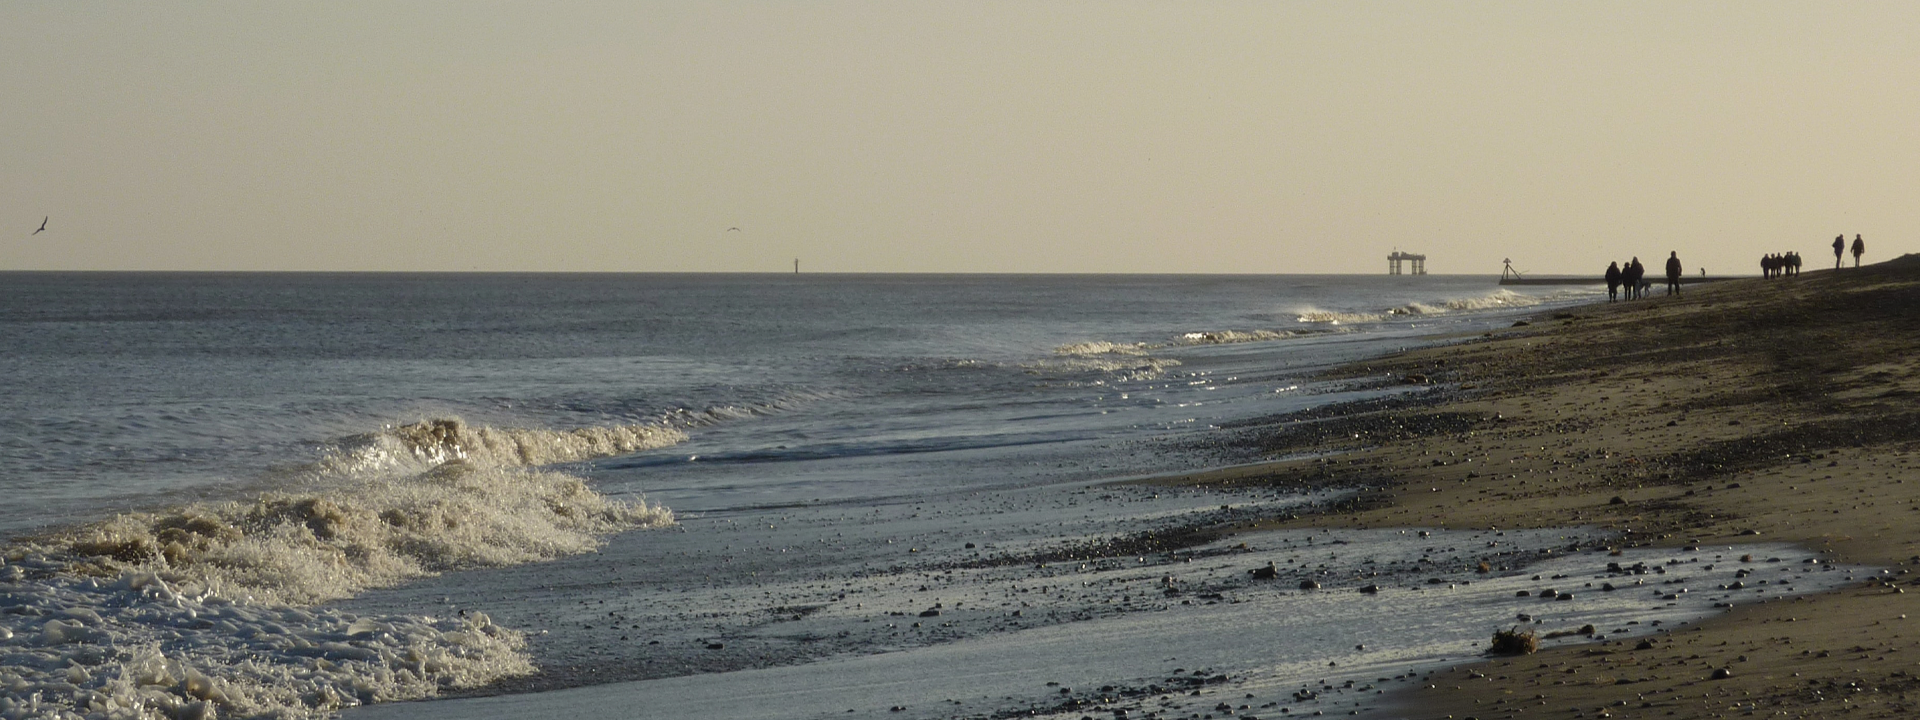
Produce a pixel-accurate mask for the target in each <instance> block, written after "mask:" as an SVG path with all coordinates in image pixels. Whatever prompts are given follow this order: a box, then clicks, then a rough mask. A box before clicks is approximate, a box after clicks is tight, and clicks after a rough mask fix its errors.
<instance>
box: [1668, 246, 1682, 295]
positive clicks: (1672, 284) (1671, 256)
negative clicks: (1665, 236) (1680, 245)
mask: <svg viewBox="0 0 1920 720" xmlns="http://www.w3.org/2000/svg"><path fill="white" fill-rule="evenodd" d="M1681 272H1682V271H1681V269H1680V251H1679V250H1675V251H1673V252H1670V253H1667V294H1668V295H1679V294H1680V273H1681Z"/></svg>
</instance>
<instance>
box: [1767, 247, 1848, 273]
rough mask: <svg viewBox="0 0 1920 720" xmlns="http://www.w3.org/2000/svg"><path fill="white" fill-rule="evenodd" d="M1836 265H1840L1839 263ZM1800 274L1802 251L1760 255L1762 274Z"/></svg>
mask: <svg viewBox="0 0 1920 720" xmlns="http://www.w3.org/2000/svg"><path fill="white" fill-rule="evenodd" d="M1835 267H1838V266H1837V265H1836V266H1835ZM1799 274H1800V253H1797V252H1792V251H1788V252H1784V253H1774V254H1772V255H1762V256H1760V276H1761V277H1767V278H1777V277H1788V276H1792V275H1799Z"/></svg>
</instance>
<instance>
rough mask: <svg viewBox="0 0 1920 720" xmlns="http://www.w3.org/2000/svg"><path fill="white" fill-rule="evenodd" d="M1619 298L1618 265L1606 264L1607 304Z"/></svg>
mask: <svg viewBox="0 0 1920 720" xmlns="http://www.w3.org/2000/svg"><path fill="white" fill-rule="evenodd" d="M1619 297H1620V263H1617V262H1610V263H1607V302H1613V301H1614V300H1617V299H1619Z"/></svg>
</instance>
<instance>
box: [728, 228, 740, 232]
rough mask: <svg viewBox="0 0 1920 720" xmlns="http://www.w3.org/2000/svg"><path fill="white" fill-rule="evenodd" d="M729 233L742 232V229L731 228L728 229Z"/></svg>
mask: <svg viewBox="0 0 1920 720" xmlns="http://www.w3.org/2000/svg"><path fill="white" fill-rule="evenodd" d="M727 232H740V228H737V227H730V228H727Z"/></svg>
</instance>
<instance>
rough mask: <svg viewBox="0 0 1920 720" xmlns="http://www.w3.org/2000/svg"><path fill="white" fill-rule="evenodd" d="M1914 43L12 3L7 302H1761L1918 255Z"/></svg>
mask: <svg viewBox="0 0 1920 720" xmlns="http://www.w3.org/2000/svg"><path fill="white" fill-rule="evenodd" d="M1917 30H1920V3H1913V2H1849V3H1832V2H1811V3H1779V2H1757V1H1744V0H1743V1H1741V2H1727V3H1674V2H1667V1H1661V2H1644V3H1640V2H1594V3H1575V2H1533V1H1527V2H1510V3H1508V2H1502V3H1467V2H1388V3H1367V2H1324V3H1278V2H1261V3H1188V2H1182V3H1173V2H1157V3H1132V2H1110V1H1101V2H1031V1H1022V2H1005V3H1000V2H899V1H888V2H728V1H715V0H700V1H699V2H687V3H665V2H630V1H620V2H604V3H589V2H558V3H550V2H538V3H536V2H519V3H488V2H475V1H473V0H459V1H458V2H404V1H398V0H380V1H378V2H340V1H337V0H328V1H327V2H312V3H295V2H268V3H261V2H233V3H210V2H209V3H122V2H114V3H93V2H73V1H70V0H58V1H48V2H34V1H30V0H8V1H7V2H5V3H4V4H0V97H3V98H4V105H3V106H0V269H138V270H149V269H151V270H162V269H189V270H542V271H546V270H584V271H598V270H614V271H769V272H778V271H789V270H791V264H792V262H793V259H794V258H796V257H798V258H800V259H801V262H802V269H803V270H809V271H822V272H827V271H837V272H896V271H897V272H1129V273H1131V272H1178V273H1194V272H1198V273H1275V272H1340V273H1375V272H1385V269H1386V260H1385V257H1386V255H1387V254H1388V253H1389V252H1391V251H1392V250H1394V249H1395V248H1400V249H1404V250H1410V251H1416V252H1423V253H1426V254H1427V255H1428V256H1429V257H1430V260H1429V262H1428V266H1429V270H1430V271H1432V272H1436V273H1496V272H1499V270H1500V262H1501V259H1502V258H1508V257H1510V258H1512V259H1513V261H1514V264H1515V266H1516V267H1518V268H1520V269H1523V270H1529V271H1533V272H1598V271H1599V270H1600V269H1602V268H1604V267H1605V266H1606V263H1607V261H1609V260H1613V259H1624V258H1625V257H1627V256H1629V255H1636V254H1637V255H1639V256H1640V257H1641V258H1642V259H1643V260H1646V261H1649V264H1650V265H1654V264H1657V261H1659V260H1661V259H1664V258H1665V257H1666V255H1667V252H1668V251H1670V250H1678V251H1679V252H1680V256H1681V258H1682V260H1684V261H1686V264H1687V265H1688V267H1689V268H1690V270H1689V271H1690V272H1692V271H1693V270H1692V268H1694V267H1696V266H1700V265H1704V266H1705V267H1706V268H1707V269H1708V270H1709V271H1711V272H1741V273H1757V272H1758V265H1757V262H1758V256H1759V255H1760V254H1761V253H1763V252H1769V251H1782V250H1789V249H1797V250H1800V251H1802V252H1803V253H1805V254H1806V255H1807V256H1808V258H1809V260H1811V261H1812V264H1813V266H1815V267H1819V266H1821V264H1822V263H1823V262H1825V260H1826V258H1828V257H1830V252H1831V251H1830V250H1829V249H1828V245H1829V244H1830V243H1831V242H1832V239H1833V236H1834V235H1836V234H1838V233H1841V232H1845V233H1846V234H1847V237H1848V239H1849V240H1851V239H1852V237H1853V235H1854V234H1855V233H1860V234H1862V235H1864V236H1865V238H1866V240H1867V243H1868V250H1869V254H1868V260H1869V261H1872V260H1876V259H1886V258H1889V257H1892V256H1894V255H1897V254H1900V253H1904V252H1908V251H1910V250H1920V242H1915V231H1916V229H1920V41H1916V40H1915V32H1916V31H1917ZM43 216H51V217H52V219H51V221H50V222H49V223H48V225H47V230H46V232H43V233H40V234H38V235H29V233H31V232H32V231H33V230H34V228H36V227H38V226H39V225H40V221H41V218H42V217H43ZM730 227H738V228H740V230H739V231H737V232H729V231H727V228H730Z"/></svg>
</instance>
